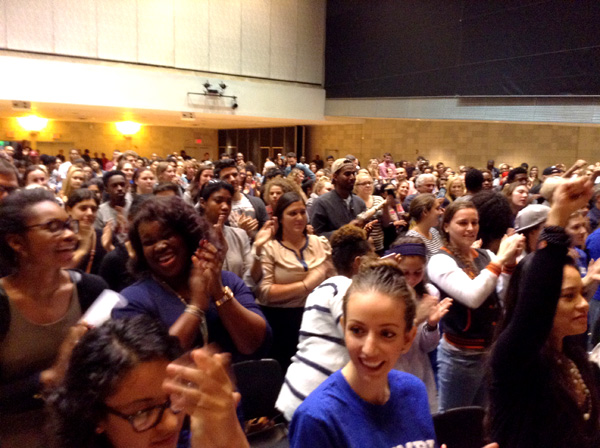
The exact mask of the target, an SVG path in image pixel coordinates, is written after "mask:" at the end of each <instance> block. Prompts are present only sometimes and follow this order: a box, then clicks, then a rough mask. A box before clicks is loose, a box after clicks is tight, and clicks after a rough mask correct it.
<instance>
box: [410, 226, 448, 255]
mask: <svg viewBox="0 0 600 448" xmlns="http://www.w3.org/2000/svg"><path fill="white" fill-rule="evenodd" d="M429 231H430V232H431V239H430V240H429V239H427V238H425V237H424V236H423V235H421V234H420V233H419V232H417V231H416V230H415V229H412V230H409V231H408V232H406V235H405V236H416V237H417V238H420V239H421V240H422V241H423V243H424V244H425V247H427V259H428V260H429V259H430V258H431V257H432V255H434V254H437V253H438V252H439V251H440V249H441V248H442V246H443V245H444V243H443V242H442V237H441V236H440V232H438V230H437V229H436V228H435V227H432V228H431V229H430V230H429Z"/></svg>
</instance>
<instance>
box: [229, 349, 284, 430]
mask: <svg viewBox="0 0 600 448" xmlns="http://www.w3.org/2000/svg"><path fill="white" fill-rule="evenodd" d="M233 372H234V374H235V378H236V382H237V388H238V391H239V392H240V394H242V409H243V411H244V419H246V420H250V419H253V418H259V417H269V418H272V417H273V416H275V415H276V414H277V413H278V412H277V410H276V409H275V402H276V401H277V396H278V395H279V390H280V389H281V386H282V384H283V373H282V371H281V367H280V366H279V363H278V362H277V361H275V360H274V359H259V360H254V361H242V362H238V363H236V364H234V365H233Z"/></svg>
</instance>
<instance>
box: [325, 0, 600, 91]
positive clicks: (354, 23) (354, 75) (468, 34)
mask: <svg viewBox="0 0 600 448" xmlns="http://www.w3.org/2000/svg"><path fill="white" fill-rule="evenodd" d="M598 30H600V2H598V1H594V0H589V1H569V0H546V1H532V0H502V1H494V0H451V1H448V0H419V1H413V0H329V1H328V2H327V44H326V76H325V88H326V90H327V96H328V97H329V98H358V97H405V96H455V95H465V96H467V95H600V32H599V31H598Z"/></svg>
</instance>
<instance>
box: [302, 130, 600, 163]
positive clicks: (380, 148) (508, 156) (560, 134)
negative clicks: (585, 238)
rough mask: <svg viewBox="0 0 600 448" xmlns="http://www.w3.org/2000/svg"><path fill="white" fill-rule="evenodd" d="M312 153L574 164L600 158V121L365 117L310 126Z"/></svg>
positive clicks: (468, 161)
mask: <svg viewBox="0 0 600 448" xmlns="http://www.w3.org/2000/svg"><path fill="white" fill-rule="evenodd" d="M308 135H309V138H308V140H307V150H308V151H309V154H310V155H311V156H313V155H314V154H317V153H318V154H320V155H321V156H327V155H328V154H330V153H337V154H339V155H340V156H344V155H345V154H347V153H352V154H354V155H356V156H357V157H358V158H359V159H360V160H361V162H362V163H363V164H365V163H366V162H367V161H368V159H370V158H374V157H377V158H381V157H382V156H383V153H384V152H387V151H389V152H391V153H392V154H393V156H394V160H396V161H398V160H401V159H406V160H412V161H414V160H415V159H416V157H417V156H418V155H424V156H425V157H427V158H429V160H430V161H431V162H432V163H436V162H438V161H441V162H444V163H445V164H447V165H450V166H452V167H454V168H457V167H458V166H459V165H472V166H475V167H478V168H483V167H484V166H485V165H486V162H487V160H488V159H490V158H491V159H494V160H495V161H496V166H498V165H499V164H500V163H508V164H510V165H512V166H517V165H519V164H521V163H522V162H527V163H528V164H529V165H538V166H539V167H540V168H541V169H543V168H545V167H547V166H550V165H553V164H556V163H564V164H566V165H570V164H573V163H574V162H575V161H576V160H577V159H579V158H583V159H585V160H587V161H589V162H596V161H600V151H598V148H599V147H600V127H598V126H571V125H547V124H515V123H477V122H444V121H415V120H365V123H364V124H356V125H343V126H319V127H310V129H309V133H308Z"/></svg>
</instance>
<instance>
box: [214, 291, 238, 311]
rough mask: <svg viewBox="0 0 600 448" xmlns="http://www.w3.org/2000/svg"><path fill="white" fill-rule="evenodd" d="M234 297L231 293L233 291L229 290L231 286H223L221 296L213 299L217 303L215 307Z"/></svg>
mask: <svg viewBox="0 0 600 448" xmlns="http://www.w3.org/2000/svg"><path fill="white" fill-rule="evenodd" d="M234 297H235V296H234V295H233V291H232V290H231V288H230V287H229V286H223V297H221V298H220V299H219V300H217V301H215V304H216V305H217V308H219V307H220V306H223V305H224V304H226V303H227V302H229V301H230V300H231V299H233V298H234Z"/></svg>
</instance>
